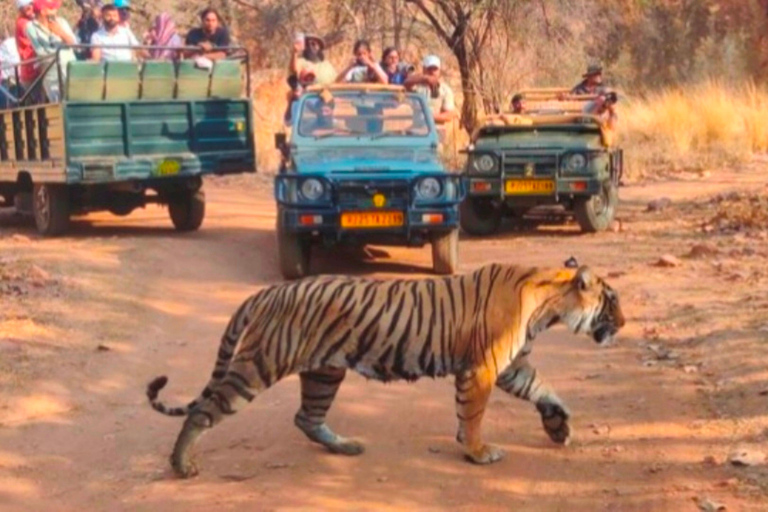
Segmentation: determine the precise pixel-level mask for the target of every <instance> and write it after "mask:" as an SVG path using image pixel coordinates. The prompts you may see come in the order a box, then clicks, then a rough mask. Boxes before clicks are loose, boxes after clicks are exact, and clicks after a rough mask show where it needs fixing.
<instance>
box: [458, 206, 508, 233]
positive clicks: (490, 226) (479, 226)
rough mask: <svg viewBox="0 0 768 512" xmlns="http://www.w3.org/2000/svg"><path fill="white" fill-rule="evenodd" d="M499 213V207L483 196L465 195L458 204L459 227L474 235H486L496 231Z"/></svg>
mask: <svg viewBox="0 0 768 512" xmlns="http://www.w3.org/2000/svg"><path fill="white" fill-rule="evenodd" d="M501 215H502V212H501V207H499V206H498V205H495V204H493V201H492V200H491V199H489V198H485V197H483V198H478V197H467V198H466V199H464V201H462V202H461V204H460V205H459V223H460V224H461V229H463V230H464V231H466V232H467V233H468V234H470V235H474V236H488V235H492V234H494V233H495V232H496V231H498V229H499V226H500V225H501Z"/></svg>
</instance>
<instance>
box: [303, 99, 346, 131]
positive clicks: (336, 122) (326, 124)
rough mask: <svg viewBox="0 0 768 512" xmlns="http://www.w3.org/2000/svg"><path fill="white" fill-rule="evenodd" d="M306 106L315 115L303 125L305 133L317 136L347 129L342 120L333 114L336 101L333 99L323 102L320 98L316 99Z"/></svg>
mask: <svg viewBox="0 0 768 512" xmlns="http://www.w3.org/2000/svg"><path fill="white" fill-rule="evenodd" d="M307 108H308V110H309V111H310V112H313V113H314V114H315V117H314V119H312V120H310V121H309V123H307V125H305V128H304V130H303V131H304V132H305V133H307V134H309V135H314V136H317V135H323V134H326V133H333V132H335V131H337V130H346V129H347V128H346V127H345V126H344V122H343V121H342V120H341V119H337V118H336V117H335V116H334V113H335V110H336V102H335V101H334V100H331V101H329V102H325V101H323V100H322V99H318V100H317V102H316V103H315V104H314V105H309V106H308V107H307Z"/></svg>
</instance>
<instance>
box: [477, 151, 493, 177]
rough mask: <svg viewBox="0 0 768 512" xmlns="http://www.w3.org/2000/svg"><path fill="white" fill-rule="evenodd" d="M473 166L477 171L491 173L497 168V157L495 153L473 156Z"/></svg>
mask: <svg viewBox="0 0 768 512" xmlns="http://www.w3.org/2000/svg"><path fill="white" fill-rule="evenodd" d="M472 167H473V169H474V170H475V171H477V172H482V173H490V172H493V171H495V170H496V158H494V156H493V155H478V156H475V157H474V158H472Z"/></svg>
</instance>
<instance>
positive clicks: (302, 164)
mask: <svg viewBox="0 0 768 512" xmlns="http://www.w3.org/2000/svg"><path fill="white" fill-rule="evenodd" d="M293 160H294V162H295V164H296V169H297V170H298V172H321V173H331V172H334V173H336V172H404V171H409V172H442V171H443V168H442V166H441V164H440V161H439V160H438V159H437V155H436V154H435V153H434V152H433V151H432V150H430V149H408V148H365V147H362V148H361V147H355V148H333V149H311V150H310V149H307V150H303V151H302V150H294V152H293Z"/></svg>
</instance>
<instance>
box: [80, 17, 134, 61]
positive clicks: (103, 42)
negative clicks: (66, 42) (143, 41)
mask: <svg viewBox="0 0 768 512" xmlns="http://www.w3.org/2000/svg"><path fill="white" fill-rule="evenodd" d="M91 44H92V45H94V46H100V47H102V48H101V61H102V62H106V61H118V62H130V61H131V60H133V50H131V49H130V48H109V47H110V46H139V41H138V40H137V39H136V36H135V35H133V32H131V29H129V28H127V27H121V26H119V25H118V26H117V28H116V29H115V31H114V33H111V34H110V33H109V32H107V30H106V29H105V28H104V27H102V28H100V29H99V31H98V32H96V33H95V34H93V36H92V37H91Z"/></svg>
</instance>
